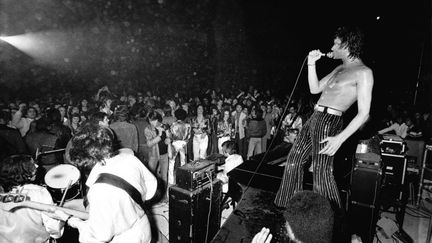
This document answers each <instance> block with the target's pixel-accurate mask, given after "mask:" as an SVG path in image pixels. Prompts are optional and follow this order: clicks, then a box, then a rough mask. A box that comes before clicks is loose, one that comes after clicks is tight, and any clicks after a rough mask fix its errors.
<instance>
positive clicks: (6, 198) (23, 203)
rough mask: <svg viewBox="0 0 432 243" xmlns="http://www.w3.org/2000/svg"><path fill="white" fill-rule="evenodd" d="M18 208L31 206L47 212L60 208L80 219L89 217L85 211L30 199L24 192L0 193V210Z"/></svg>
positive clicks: (10, 210)
mask: <svg viewBox="0 0 432 243" xmlns="http://www.w3.org/2000/svg"><path fill="white" fill-rule="evenodd" d="M19 208H31V209H36V210H40V211H44V212H49V213H54V211H55V210H61V211H63V212H64V213H66V214H69V215H72V216H74V217H77V218H80V219H82V220H87V219H88V217H89V215H88V213H87V212H83V211H79V210H75V209H70V208H64V207H59V206H56V205H50V204H45V203H40V202H34V201H30V198H29V197H28V196H27V195H25V194H19V193H0V209H1V210H4V211H9V212H13V211H15V210H17V209H19Z"/></svg>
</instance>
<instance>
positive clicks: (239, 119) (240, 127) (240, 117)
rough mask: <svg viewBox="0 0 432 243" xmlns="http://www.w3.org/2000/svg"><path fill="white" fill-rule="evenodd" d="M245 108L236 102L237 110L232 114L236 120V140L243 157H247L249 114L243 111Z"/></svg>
mask: <svg viewBox="0 0 432 243" xmlns="http://www.w3.org/2000/svg"><path fill="white" fill-rule="evenodd" d="M243 110H244V108H243V106H242V105H241V104H236V106H235V111H234V112H233V114H232V117H233V118H232V120H233V121H234V132H235V141H236V143H237V146H238V149H239V151H238V152H239V153H240V155H241V156H243V158H246V156H245V155H246V152H245V151H247V150H246V141H245V140H246V139H245V137H246V134H245V133H246V129H245V127H246V118H247V114H246V113H245V112H244V111H243Z"/></svg>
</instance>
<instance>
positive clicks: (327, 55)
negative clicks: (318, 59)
mask: <svg viewBox="0 0 432 243" xmlns="http://www.w3.org/2000/svg"><path fill="white" fill-rule="evenodd" d="M321 56H322V57H328V58H333V52H327V53H321Z"/></svg>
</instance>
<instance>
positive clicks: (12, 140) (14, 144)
mask: <svg viewBox="0 0 432 243" xmlns="http://www.w3.org/2000/svg"><path fill="white" fill-rule="evenodd" d="M10 123H11V119H10V113H9V112H8V111H3V110H0V148H1V149H0V161H2V160H3V159H4V158H6V157H8V156H9V155H14V154H25V153H27V148H26V145H25V143H24V141H23V139H22V137H21V133H20V132H19V131H18V130H17V129H16V128H14V127H12V126H11V125H10Z"/></svg>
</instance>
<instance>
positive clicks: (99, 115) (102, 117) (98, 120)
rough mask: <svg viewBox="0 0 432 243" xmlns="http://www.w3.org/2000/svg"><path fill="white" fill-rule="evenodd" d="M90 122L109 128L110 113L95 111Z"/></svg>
mask: <svg viewBox="0 0 432 243" xmlns="http://www.w3.org/2000/svg"><path fill="white" fill-rule="evenodd" d="M89 122H91V123H95V124H98V125H99V126H102V127H106V128H109V122H110V120H109V115H108V114H107V113H105V112H102V111H98V112H95V113H94V114H93V115H92V116H91V117H90V120H89Z"/></svg>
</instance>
